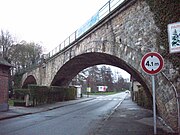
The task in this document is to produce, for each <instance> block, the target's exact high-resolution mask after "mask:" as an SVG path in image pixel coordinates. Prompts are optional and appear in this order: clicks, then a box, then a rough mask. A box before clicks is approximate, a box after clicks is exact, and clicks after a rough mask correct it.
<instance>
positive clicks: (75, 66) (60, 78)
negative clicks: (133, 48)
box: [51, 52, 151, 98]
mask: <svg viewBox="0 0 180 135" xmlns="http://www.w3.org/2000/svg"><path fill="white" fill-rule="evenodd" d="M99 64H107V65H112V66H115V67H119V68H121V69H123V70H125V71H127V72H128V73H130V74H131V75H132V76H133V77H134V78H135V79H136V80H137V81H139V82H140V83H141V85H142V86H143V87H144V88H145V90H146V94H147V95H149V97H150V98H151V93H150V90H149V87H148V85H147V82H145V81H144V80H145V79H144V78H143V77H142V75H141V74H140V73H139V72H138V71H137V70H136V69H135V68H134V67H132V66H131V65H129V64H128V63H126V62H125V61H124V60H122V59H121V58H119V57H116V56H114V55H110V54H106V53H102V52H89V53H83V54H80V55H78V56H75V57H74V58H72V59H71V60H69V61H68V62H66V63H65V64H64V65H63V66H62V67H61V68H60V69H59V70H58V72H57V73H56V75H55V77H54V79H53V81H52V83H51V85H52V86H68V85H69V83H70V81H71V80H72V79H73V78H74V77H75V76H76V75H77V74H78V73H79V72H80V71H82V70H83V69H85V68H88V67H91V66H94V65H99Z"/></svg>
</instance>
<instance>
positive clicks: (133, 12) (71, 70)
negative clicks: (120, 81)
mask: <svg viewBox="0 0 180 135" xmlns="http://www.w3.org/2000/svg"><path fill="white" fill-rule="evenodd" d="M159 32H160V30H159V28H158V27H157V26H156V24H155V21H154V15H153V13H152V12H151V10H150V8H149V5H148V4H147V3H146V1H145V0H125V1H123V2H122V3H121V4H120V5H118V6H117V7H116V8H115V9H114V10H113V11H111V12H110V13H108V14H107V15H106V16H105V17H103V18H102V19H101V20H100V21H98V22H97V23H96V24H95V25H94V26H92V27H91V28H90V29H88V30H87V31H86V32H85V33H84V34H82V35H81V36H79V37H78V38H77V39H76V40H74V41H73V42H72V43H71V44H69V45H68V46H66V47H64V48H63V49H62V50H61V51H59V52H57V53H56V54H55V55H53V56H51V57H49V58H46V59H45V62H44V63H43V64H40V65H38V66H37V67H36V68H34V69H33V70H30V71H28V72H26V73H25V74H24V75H23V78H22V86H23V87H25V86H27V85H28V84H37V85H46V86H68V85H69V83H70V82H71V80H72V79H73V78H74V77H75V76H76V75H77V74H78V73H79V72H80V71H82V70H83V69H85V68H87V67H90V66H93V65H98V64H108V65H113V66H116V67H119V68H121V69H124V70H125V71H127V72H129V73H130V74H131V75H132V76H133V77H134V78H136V80H138V81H139V82H140V83H141V84H142V86H143V87H144V88H145V90H146V93H147V94H148V95H149V96H150V97H151V93H152V91H151V77H150V75H147V74H145V73H144V72H143V71H142V69H141V66H140V61H141V58H142V56H143V55H144V54H145V53H147V52H150V51H156V52H159V47H158V45H157V42H156V40H157V38H156V35H157V33H159ZM164 62H165V65H164V68H163V70H162V72H161V73H159V74H157V75H155V79H156V99H157V110H158V113H159V115H160V116H161V117H162V118H163V119H164V121H165V122H166V123H167V125H169V126H170V127H171V128H172V129H173V130H175V131H177V130H178V100H177V89H178V84H177V85H174V84H173V83H172V82H171V81H170V79H169V77H170V68H171V67H172V63H171V62H169V61H168V60H167V59H165V60H164Z"/></svg>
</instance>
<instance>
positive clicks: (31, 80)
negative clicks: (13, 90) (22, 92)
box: [22, 75, 37, 88]
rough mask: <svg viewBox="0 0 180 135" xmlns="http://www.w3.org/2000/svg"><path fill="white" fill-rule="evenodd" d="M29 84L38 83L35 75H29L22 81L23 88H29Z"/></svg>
mask: <svg viewBox="0 0 180 135" xmlns="http://www.w3.org/2000/svg"><path fill="white" fill-rule="evenodd" d="M28 84H37V81H36V79H35V77H34V76H33V75H29V76H28V77H27V78H26V79H25V80H24V82H23V83H22V88H27V87H28Z"/></svg>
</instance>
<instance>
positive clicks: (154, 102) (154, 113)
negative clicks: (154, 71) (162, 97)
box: [152, 75, 157, 135]
mask: <svg viewBox="0 0 180 135" xmlns="http://www.w3.org/2000/svg"><path fill="white" fill-rule="evenodd" d="M152 92H153V115H154V135H156V134H157V128H156V92H155V80H154V75H152Z"/></svg>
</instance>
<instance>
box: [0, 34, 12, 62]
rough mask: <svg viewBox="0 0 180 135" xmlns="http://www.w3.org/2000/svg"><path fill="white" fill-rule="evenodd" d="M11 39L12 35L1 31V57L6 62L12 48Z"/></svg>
mask: <svg viewBox="0 0 180 135" xmlns="http://www.w3.org/2000/svg"><path fill="white" fill-rule="evenodd" d="M13 42H14V40H13V37H12V35H11V34H10V33H9V31H3V30H1V34H0V49H1V52H0V54H1V56H2V57H3V58H4V59H6V60H8V61H9V62H10V59H9V50H10V48H11V47H12V46H13Z"/></svg>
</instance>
